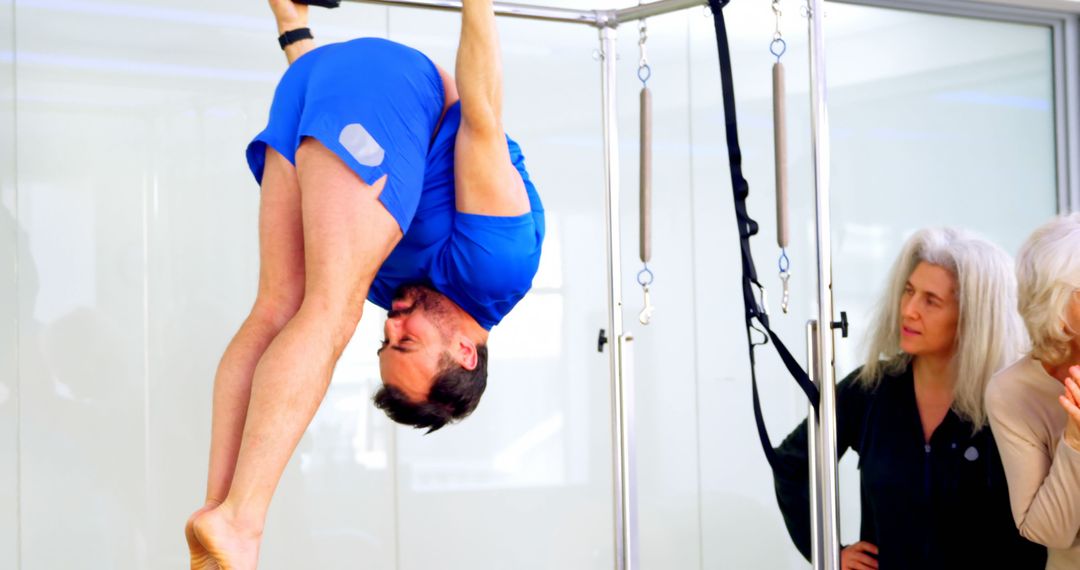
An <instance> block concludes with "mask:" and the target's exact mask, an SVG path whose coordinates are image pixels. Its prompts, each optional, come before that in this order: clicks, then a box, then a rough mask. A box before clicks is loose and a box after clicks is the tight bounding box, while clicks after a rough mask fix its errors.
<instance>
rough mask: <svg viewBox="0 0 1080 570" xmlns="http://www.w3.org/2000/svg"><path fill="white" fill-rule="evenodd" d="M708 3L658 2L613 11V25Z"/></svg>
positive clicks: (698, 0)
mask: <svg viewBox="0 0 1080 570" xmlns="http://www.w3.org/2000/svg"><path fill="white" fill-rule="evenodd" d="M708 3H709V0H660V1H659V2H650V3H648V4H641V5H639V6H631V7H629V8H623V9H621V10H615V14H614V18H615V25H618V24H625V23H626V22H633V21H635V20H644V19H645V18H651V17H653V16H659V15H661V14H667V13H668V12H678V11H679V10H685V9H687V8H693V7H694V6H705V5H706V4H708Z"/></svg>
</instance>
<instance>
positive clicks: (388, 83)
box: [247, 38, 445, 234]
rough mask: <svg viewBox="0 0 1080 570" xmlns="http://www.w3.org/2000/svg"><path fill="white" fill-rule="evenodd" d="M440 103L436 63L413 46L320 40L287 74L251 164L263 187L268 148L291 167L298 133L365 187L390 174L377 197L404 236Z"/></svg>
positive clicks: (368, 40) (249, 155) (375, 40)
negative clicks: (342, 164) (321, 43)
mask: <svg viewBox="0 0 1080 570" xmlns="http://www.w3.org/2000/svg"><path fill="white" fill-rule="evenodd" d="M444 101H445V92H444V89H443V84H442V78H441V77H440V76H439V70H438V68H436V67H435V64H434V63H433V62H432V61H431V60H430V59H428V57H427V56H425V55H424V54H422V53H420V52H419V51H417V50H415V49H413V48H410V47H407V46H404V45H401V44H398V43H395V42H392V41H389V40H384V39H380V38H361V39H356V40H352V41H348V42H344V43H338V44H329V45H325V46H322V47H320V48H317V49H315V50H312V51H311V52H309V53H307V54H305V55H304V56H302V57H301V58H300V59H298V60H296V61H295V62H294V63H293V64H292V66H290V67H289V69H288V70H287V71H286V72H285V75H284V77H282V79H281V82H280V83H279V84H278V87H277V91H276V92H275V93H274V102H273V104H272V105H271V107H270V120H269V124H268V125H267V126H266V129H264V130H263V131H262V132H261V133H259V134H258V135H257V136H256V137H255V140H253V141H252V142H251V144H249V145H248V148H247V160H248V166H249V167H250V168H251V172H252V174H254V175H255V179H256V181H258V182H259V183H260V184H261V183H262V175H263V168H264V167H265V165H266V147H267V146H270V147H272V148H273V149H274V150H276V151H277V152H279V153H281V155H282V156H284V157H285V158H286V159H288V160H289V162H291V163H293V164H296V149H297V148H299V146H300V143H301V141H302V140H303V138H304V137H312V138H315V139H317V140H318V141H319V142H320V143H322V144H323V145H324V146H326V148H328V149H330V150H331V151H333V152H334V154H336V155H337V156H339V157H340V158H341V160H343V161H344V162H345V164H346V165H348V166H349V168H351V169H352V170H353V171H354V172H356V174H357V175H359V176H360V178H361V179H363V180H364V182H366V183H368V184H369V185H370V184H374V183H375V182H376V181H378V180H379V179H380V178H382V177H383V176H384V175H386V176H387V180H386V186H385V187H384V188H383V191H382V193H381V194H380V195H379V200H380V201H381V202H382V204H383V206H385V207H386V209H387V210H388V211H389V212H390V214H391V215H392V216H393V217H394V219H395V220H396V221H397V223H398V225H399V226H401V232H402V233H403V234H404V233H406V232H408V230H409V225H410V224H411V222H412V219H413V216H414V214H415V213H416V208H417V205H418V204H419V201H420V195H421V190H422V189H423V185H424V168H425V164H426V159H427V154H428V150H429V148H430V145H431V142H432V138H433V137H434V135H435V129H436V128H437V126H438V123H439V117H440V116H441V115H442V111H443V106H444Z"/></svg>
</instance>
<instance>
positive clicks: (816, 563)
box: [806, 319, 823, 570]
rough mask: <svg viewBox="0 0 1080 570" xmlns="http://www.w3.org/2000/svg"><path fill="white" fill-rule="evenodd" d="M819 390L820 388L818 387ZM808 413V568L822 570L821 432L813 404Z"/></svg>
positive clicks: (813, 336)
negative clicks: (819, 483)
mask: <svg viewBox="0 0 1080 570" xmlns="http://www.w3.org/2000/svg"><path fill="white" fill-rule="evenodd" d="M817 333H818V326H817V321H815V320H813V319H811V320H809V321H807V322H806V370H807V371H808V372H809V374H810V380H811V381H812V382H814V383H815V384H817V383H818V382H817V380H816V379H815V378H814V369H815V368H816V367H817V362H818V358H817ZM818 388H819V389H820V386H819V387H818ZM807 409H809V413H807V415H806V455H807V457H809V458H810V493H809V495H810V567H811V568H813V569H814V570H822V568H823V565H822V560H821V487H820V486H819V485H818V482H819V480H820V478H821V474H820V472H819V471H820V470H819V466H820V462H819V461H818V453H819V452H818V449H819V447H820V446H819V443H820V441H821V430H820V429H819V426H818V421H817V413H816V412H815V411H814V405H813V404H809V403H808V404H807Z"/></svg>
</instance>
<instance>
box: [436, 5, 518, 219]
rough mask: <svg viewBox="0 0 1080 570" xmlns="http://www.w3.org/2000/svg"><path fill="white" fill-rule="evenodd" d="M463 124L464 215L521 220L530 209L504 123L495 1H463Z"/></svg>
mask: <svg viewBox="0 0 1080 570" xmlns="http://www.w3.org/2000/svg"><path fill="white" fill-rule="evenodd" d="M457 89H458V93H459V95H460V97H461V126H460V127H459V129H458V134H457V140H456V146H455V150H454V156H455V159H454V180H455V184H456V191H455V201H456V206H457V210H458V211H459V212H464V213H469V214H484V215H489V216H517V215H521V214H525V213H528V212H529V211H530V206H529V196H528V194H527V193H526V192H525V183H524V182H523V181H522V180H521V175H520V174H518V172H517V169H515V168H514V165H513V164H512V163H511V162H510V151H509V149H508V148H507V146H506V134H505V133H504V132H503V124H502V61H501V57H500V55H499V37H498V32H497V31H496V29H495V12H494V8H493V6H492V2H491V0H464V2H463V6H462V10H461V41H460V43H459V44H458V56H457Z"/></svg>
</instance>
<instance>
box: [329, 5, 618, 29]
mask: <svg viewBox="0 0 1080 570" xmlns="http://www.w3.org/2000/svg"><path fill="white" fill-rule="evenodd" d="M346 1H347V2H357V3H362V4H379V5H382V6H395V7H401V8H425V9H428V10H441V11H447V12H460V11H461V0H346ZM495 14H496V15H498V16H510V17H514V18H524V19H528V20H546V21H549V22H563V23H571V24H589V25H591V26H595V25H597V21H598V19H599V16H598V15H597V14H598V12H597V11H596V10H573V9H569V8H552V7H548V6H532V5H529V4H511V3H507V2H496V3H495Z"/></svg>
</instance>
